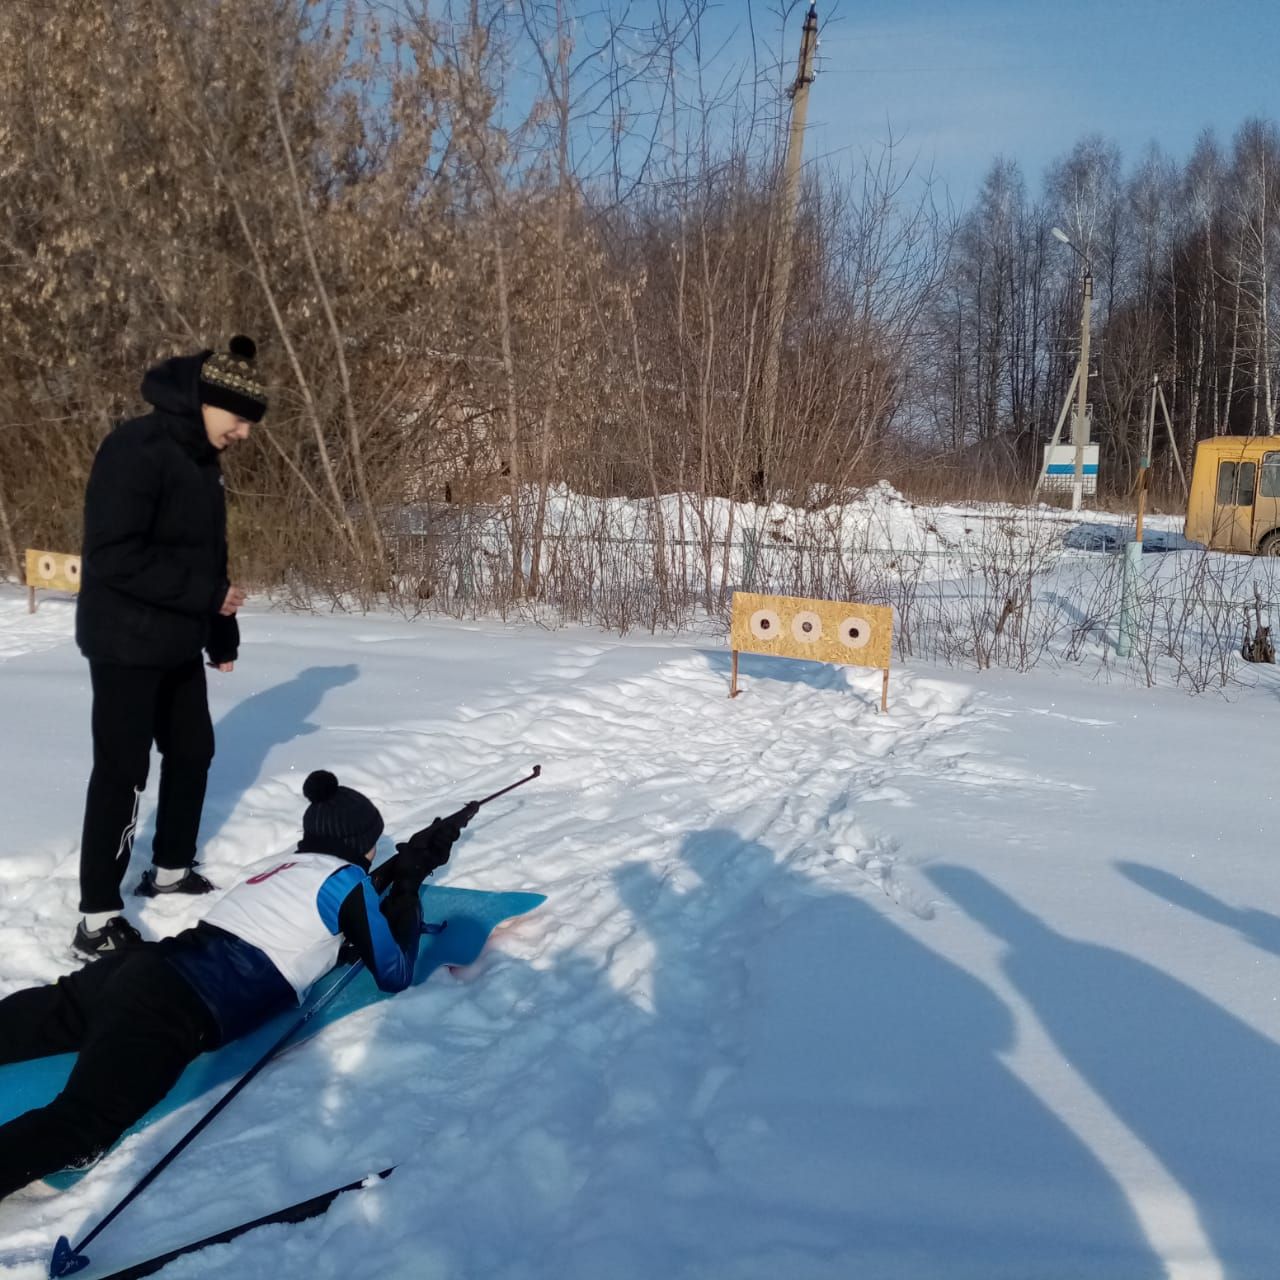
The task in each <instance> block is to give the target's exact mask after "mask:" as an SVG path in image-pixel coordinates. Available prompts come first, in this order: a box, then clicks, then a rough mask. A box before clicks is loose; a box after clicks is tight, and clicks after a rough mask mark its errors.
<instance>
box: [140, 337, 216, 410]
mask: <svg viewBox="0 0 1280 1280" xmlns="http://www.w3.org/2000/svg"><path fill="white" fill-rule="evenodd" d="M212 354H213V352H212V351H200V352H198V353H197V354H196V355H193V356H173V357H172V358H171V359H168V360H163V361H161V363H160V364H158V365H156V366H155V367H154V368H152V369H148V370H147V373H146V377H144V378H143V379H142V398H143V399H144V400H145V401H146V402H147V403H148V404H149V405H153V406H154V407H155V408H157V409H159V410H160V411H161V412H162V413H173V414H177V415H178V416H179V417H183V418H192V419H194V420H195V421H197V422H200V421H201V418H200V369H201V366H202V365H203V364H204V362H205V360H206V359H207V358H208V357H209V356H211V355H212Z"/></svg>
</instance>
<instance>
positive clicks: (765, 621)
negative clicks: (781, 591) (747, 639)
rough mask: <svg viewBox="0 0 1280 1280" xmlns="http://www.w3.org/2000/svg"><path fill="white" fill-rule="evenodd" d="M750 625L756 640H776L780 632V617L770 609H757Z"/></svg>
mask: <svg viewBox="0 0 1280 1280" xmlns="http://www.w3.org/2000/svg"><path fill="white" fill-rule="evenodd" d="M750 626H751V634H752V635H753V636H755V638H756V639H757V640H776V639H777V638H778V637H779V636H780V635H781V634H782V619H781V618H779V617H778V615H777V614H776V613H775V612H774V611H773V610H772V609H757V610H756V611H755V613H753V614H752V615H751V623H750Z"/></svg>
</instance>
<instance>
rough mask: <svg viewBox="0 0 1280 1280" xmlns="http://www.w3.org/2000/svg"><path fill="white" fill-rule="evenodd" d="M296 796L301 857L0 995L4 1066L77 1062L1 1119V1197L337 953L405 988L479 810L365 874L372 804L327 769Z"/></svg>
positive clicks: (84, 1152)
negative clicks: (454, 856)
mask: <svg viewBox="0 0 1280 1280" xmlns="http://www.w3.org/2000/svg"><path fill="white" fill-rule="evenodd" d="M302 790H303V794H304V795H305V796H306V797H307V799H308V800H309V801H310V804H309V805H308V807H307V809H306V812H305V813H304V814H303V818H302V839H301V840H300V841H299V842H298V847H297V851H296V852H294V853H290V854H286V855H283V856H276V857H274V858H270V859H267V860H265V861H263V862H260V863H258V864H257V865H256V866H252V867H250V868H249V869H248V871H247V872H246V874H245V875H244V877H243V878H242V879H241V880H240V881H239V883H238V884H236V885H235V886H234V887H233V888H232V889H230V890H229V891H228V892H227V893H226V894H225V895H224V896H223V897H222V898H221V900H220V901H218V902H217V903H216V904H215V905H214V906H213V908H212V910H210V911H209V912H208V913H207V914H206V915H205V917H204V918H203V919H202V920H201V921H200V923H199V924H197V925H196V926H195V927H194V928H192V929H187V930H185V931H184V932H182V933H180V934H178V935H177V936H176V937H173V938H166V939H164V940H163V941H160V942H140V943H137V944H135V945H132V946H129V947H126V948H124V949H123V950H120V951H116V952H114V953H111V954H108V955H104V956H101V957H99V958H98V959H95V960H92V961H90V962H89V963H88V964H87V965H85V967H84V968H83V969H80V970H79V971H78V972H76V973H73V974H70V975H68V976H67V977H64V978H60V979H59V980H58V981H57V982H55V983H53V984H52V985H51V986H45V987H32V988H29V989H28V990H25V991H18V992H15V993H14V994H13V995H11V996H8V997H7V998H6V999H4V1000H0V1064H3V1063H9V1062H21V1061H25V1060H27V1059H29V1058H42V1057H45V1056H46V1055H49V1054H56V1053H68V1052H74V1053H77V1054H78V1055H79V1056H78V1058H77V1060H76V1064H75V1066H74V1068H73V1069H72V1071H71V1075H70V1077H69V1078H68V1080H67V1084H66V1087H65V1088H64V1089H63V1091H62V1092H61V1093H60V1094H59V1095H58V1096H57V1097H56V1098H55V1099H54V1100H53V1101H52V1102H51V1103H49V1105H48V1106H45V1107H40V1108H38V1109H36V1110H34V1111H28V1112H27V1113H26V1114H25V1115H21V1116H18V1117H17V1118H16V1119H14V1120H11V1121H9V1123H8V1124H4V1125H0V1199H2V1198H4V1197H5V1196H7V1195H10V1194H11V1193H12V1192H14V1191H16V1190H18V1189H19V1188H20V1187H24V1186H26V1185H27V1184H28V1183H29V1182H33V1181H34V1180H35V1179H37V1178H42V1177H44V1176H45V1175H46V1174H49V1173H53V1172H55V1171H56V1170H59V1169H65V1168H83V1167H84V1166H85V1165H87V1164H90V1163H92V1162H93V1161H94V1160H96V1159H97V1158H98V1157H99V1156H100V1155H101V1154H102V1153H103V1152H104V1151H106V1150H107V1149H108V1148H110V1147H111V1146H112V1144H114V1143H115V1142H116V1141H117V1140H118V1139H119V1138H120V1136H121V1135H122V1134H123V1133H124V1132H125V1131H126V1130H127V1129H129V1128H130V1127H131V1126H132V1125H134V1124H135V1123H136V1122H137V1121H138V1120H140V1119H141V1118H142V1117H143V1116H144V1115H145V1114H146V1113H147V1112H148V1111H149V1110H150V1109H151V1108H152V1107H153V1106H155V1104H156V1103H157V1102H159V1101H160V1100H161V1099H162V1098H163V1097H164V1096H165V1094H167V1093H168V1092H169V1090H170V1089H172V1088H173V1086H174V1085H175V1084H176V1083H177V1081H178V1078H179V1077H180V1076H181V1075H182V1073H183V1071H184V1070H185V1069H186V1067H187V1066H188V1064H190V1063H191V1062H192V1060H193V1059H195V1058H196V1057H197V1056H199V1055H200V1054H201V1053H204V1052H206V1051H207V1050H210V1049H215V1048H217V1047H218V1046H219V1045H223V1044H226V1043H227V1042H229V1041H231V1040H235V1039H237V1038H238V1037H240V1036H243V1035H247V1034H248V1033H249V1032H250V1031H253V1030H255V1029H256V1028H257V1027H259V1026H261V1025H262V1024H263V1023H264V1022H266V1021H267V1020H268V1019H269V1018H271V1017H273V1016H275V1015H276V1014H277V1013H280V1012H281V1011H282V1010H284V1009H287V1008H288V1007H290V1006H291V1005H296V1004H300V1003H301V1002H302V1001H304V1000H305V999H306V996H307V992H308V991H309V990H310V988H311V986H312V984H313V983H314V982H316V980H317V979H319V978H320V977H322V976H323V975H324V974H325V973H327V972H328V971H329V970H330V969H331V968H332V967H333V966H334V964H335V963H336V962H337V961H338V957H339V951H340V950H342V949H343V947H344V943H345V944H346V945H347V946H348V947H349V948H350V949H351V950H353V951H354V953H355V955H356V956H358V957H359V958H360V959H361V960H363V961H364V963H365V964H366V965H367V966H368V967H369V970H370V972H371V973H372V974H373V977H374V980H375V981H376V982H377V984H378V986H379V987H380V988H381V989H382V990H383V991H402V990H404V988H405V987H407V986H408V985H409V984H410V983H411V982H412V981H413V967H414V961H415V960H416V959H417V954H418V939H419V936H420V934H421V931H422V904H421V900H420V899H419V896H418V891H419V889H420V888H421V886H422V882H423V880H424V879H425V878H426V877H427V876H429V875H430V874H431V873H432V872H433V871H435V870H436V869H437V868H439V867H441V866H443V865H444V864H445V863H446V862H448V860H449V854H450V851H451V850H452V848H453V845H454V842H455V841H456V840H457V839H458V837H459V835H461V833H462V828H463V827H465V826H466V825H467V823H468V822H470V821H471V819H472V817H474V816H475V813H476V811H477V808H478V806H477V805H476V804H475V803H474V802H473V803H471V804H468V805H467V806H466V807H465V808H463V809H460V810H459V811H458V812H457V813H455V814H453V815H451V816H450V817H448V818H443V819H442V818H437V819H436V820H435V821H434V822H433V823H432V824H431V825H430V826H429V827H426V828H424V829H423V830H422V831H419V832H417V833H415V834H414V835H413V836H412V837H410V839H409V840H408V841H407V842H406V843H405V844H401V845H397V846H396V848H397V852H396V854H395V856H394V857H392V858H390V859H388V860H387V861H386V862H385V863H383V864H382V865H381V866H379V867H378V868H377V869H376V870H374V871H372V872H371V871H370V866H371V865H372V862H373V856H374V847H375V845H376V844H377V841H378V837H379V836H381V834H382V829H383V823H382V815H381V814H380V813H379V812H378V810H377V808H376V807H375V806H374V804H373V802H372V801H371V800H369V799H368V797H366V796H364V795H362V794H361V793H360V792H359V791H356V790H353V789H352V788H350V787H342V786H339V785H338V780H337V778H335V777H334V775H333V774H332V773H328V772H326V771H324V770H317V771H316V772H315V773H312V774H310V775H309V776H308V777H307V780H306V782H305V783H304V784H303V788H302ZM380 895H381V897H380Z"/></svg>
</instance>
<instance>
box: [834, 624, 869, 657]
mask: <svg viewBox="0 0 1280 1280" xmlns="http://www.w3.org/2000/svg"><path fill="white" fill-rule="evenodd" d="M839 634H840V643H841V644H843V645H844V646H845V648H847V649H865V648H866V647H867V645H869V644H870V643H871V624H870V623H869V622H868V621H867V620H866V618H858V617H851V618H843V619H841V622H840V633H839Z"/></svg>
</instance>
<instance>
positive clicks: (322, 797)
mask: <svg viewBox="0 0 1280 1280" xmlns="http://www.w3.org/2000/svg"><path fill="white" fill-rule="evenodd" d="M302 794H303V795H304V796H306V797H307V799H308V800H310V801H311V803H310V804H309V805H308V806H307V809H306V812H305V813H304V814H303V815H302V839H301V840H300V841H299V842H298V849H299V851H300V852H302V853H332V854H334V855H336V856H337V857H339V858H346V859H347V860H348V861H350V862H362V861H363V860H364V856H365V854H367V853H368V852H369V850H370V849H372V848H373V846H374V845H375V844H377V843H378V837H379V836H380V835H381V834H382V827H383V823H382V814H380V813H379V812H378V809H377V806H376V805H375V804H374V803H373V801H372V800H370V799H369V798H368V796H364V795H361V794H360V792H359V791H356V790H354V789H353V788H351V787H340V786H339V785H338V779H337V778H335V777H334V776H333V774H331V773H330V772H329V771H328V770H327V769H317V770H316V771H315V772H314V773H309V774H308V775H307V780H306V781H305V782H304V783H303V784H302Z"/></svg>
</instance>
